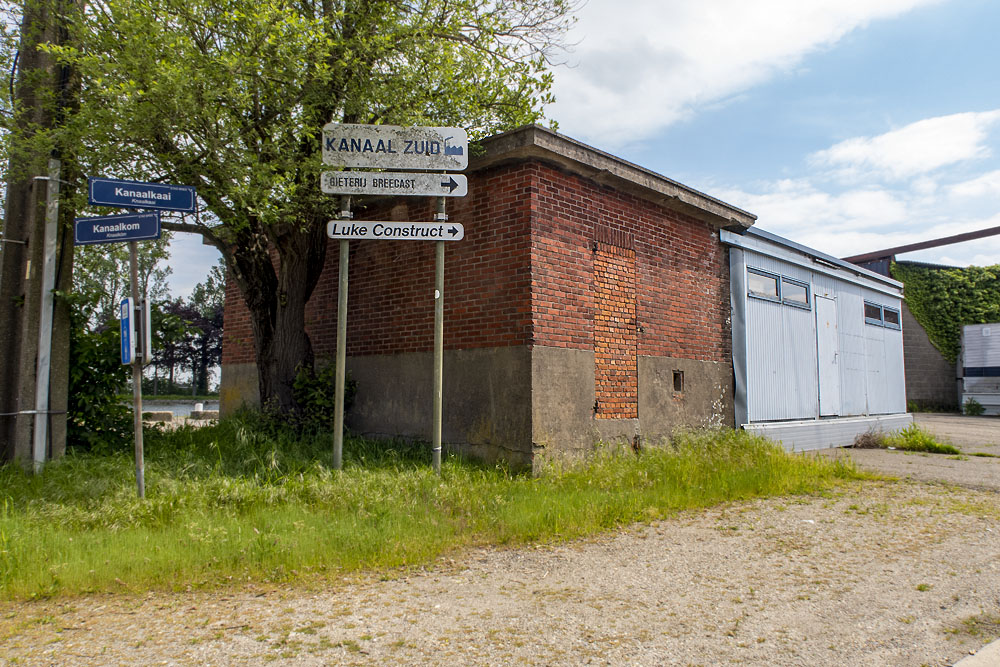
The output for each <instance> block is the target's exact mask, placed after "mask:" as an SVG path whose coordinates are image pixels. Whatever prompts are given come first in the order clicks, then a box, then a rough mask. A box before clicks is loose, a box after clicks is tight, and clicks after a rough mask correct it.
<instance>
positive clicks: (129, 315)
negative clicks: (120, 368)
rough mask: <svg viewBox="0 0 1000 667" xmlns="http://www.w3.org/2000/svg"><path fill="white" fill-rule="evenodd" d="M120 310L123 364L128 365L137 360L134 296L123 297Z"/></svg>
mask: <svg viewBox="0 0 1000 667" xmlns="http://www.w3.org/2000/svg"><path fill="white" fill-rule="evenodd" d="M118 310H119V313H120V318H121V338H122V364H124V365H126V366H127V365H128V364H131V363H132V362H133V361H135V343H134V341H135V319H134V315H135V312H134V311H135V308H134V306H133V302H132V297H125V298H124V299H122V302H121V305H120V306H119V308H118Z"/></svg>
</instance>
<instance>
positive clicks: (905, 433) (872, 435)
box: [852, 424, 962, 455]
mask: <svg viewBox="0 0 1000 667" xmlns="http://www.w3.org/2000/svg"><path fill="white" fill-rule="evenodd" d="M852 447H855V448H858V449H899V450H902V451H905V452H928V453H930V454H952V455H960V454H961V453H962V452H961V450H959V449H958V448H957V447H955V446H953V445H949V444H946V443H941V442H938V441H937V440H935V439H934V436H933V435H931V434H930V433H928V432H927V431H925V430H923V429H922V428H920V427H919V426H917V425H916V424H910V425H909V426H907V427H906V428H904V429H902V430H900V431H895V432H892V433H883V432H882V431H868V432H867V433H862V434H861V435H859V436H857V437H856V438H854V442H853V444H852Z"/></svg>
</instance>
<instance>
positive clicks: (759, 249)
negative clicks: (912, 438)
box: [720, 228, 912, 450]
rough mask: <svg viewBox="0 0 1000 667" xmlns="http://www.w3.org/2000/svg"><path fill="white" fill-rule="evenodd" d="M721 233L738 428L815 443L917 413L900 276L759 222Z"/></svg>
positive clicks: (892, 425)
mask: <svg viewBox="0 0 1000 667" xmlns="http://www.w3.org/2000/svg"><path fill="white" fill-rule="evenodd" d="M720 239H721V241H722V242H723V243H724V244H726V245H728V246H729V247H730V284H731V299H732V317H733V319H732V332H733V371H734V374H735V380H736V387H735V396H734V403H735V413H736V426H737V428H739V427H742V428H744V429H746V430H748V431H754V432H757V433H760V434H762V435H765V436H767V437H769V438H771V439H773V440H776V441H781V442H782V443H783V445H784V446H785V447H786V448H787V449H790V450H808V449H821V448H825V447H834V446H843V445H845V444H850V443H851V441H852V440H853V438H854V437H855V436H856V435H859V434H861V433H864V432H866V431H869V430H873V429H876V430H878V429H880V430H885V431H890V430H896V429H899V428H902V427H905V426H906V425H908V424H909V423H910V422H911V420H912V418H911V416H910V415H908V414H907V413H906V390H905V382H904V372H903V332H902V318H901V316H900V312H901V311H900V308H901V301H902V292H903V285H902V283H899V282H897V281H895V280H892V279H891V278H887V277H885V276H881V275H879V274H877V273H873V272H871V271H868V270H866V269H862V268H860V267H858V266H855V265H853V264H850V263H848V262H844V261H842V260H840V259H837V258H835V257H830V256H828V255H824V254H822V253H819V252H817V251H815V250H812V249H810V248H806V247H805V246H802V245H799V244H797V243H794V242H792V241H789V240H788V239H784V238H782V237H780V236H776V235H774V234H770V233H768V232H765V231H762V230H760V229H757V228H750V229H748V230H746V231H745V232H744V233H742V234H738V233H733V232H729V231H725V230H723V231H721V232H720Z"/></svg>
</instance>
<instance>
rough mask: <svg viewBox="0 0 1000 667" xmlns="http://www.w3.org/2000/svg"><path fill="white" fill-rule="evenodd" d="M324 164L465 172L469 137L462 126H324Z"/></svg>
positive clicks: (336, 124) (333, 124) (337, 124)
mask: <svg viewBox="0 0 1000 667" xmlns="http://www.w3.org/2000/svg"><path fill="white" fill-rule="evenodd" d="M323 162H324V163H326V164H333V165H339V166H341V167H361V168H374V169H422V170H425V171H432V170H433V171H462V170H463V169H465V168H466V167H467V166H468V165H469V135H468V133H467V132H466V131H465V130H463V129H462V128H460V127H399V126H397V125H352V124H348V123H328V124H326V125H324V126H323Z"/></svg>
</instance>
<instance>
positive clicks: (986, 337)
mask: <svg viewBox="0 0 1000 667" xmlns="http://www.w3.org/2000/svg"><path fill="white" fill-rule="evenodd" d="M958 369H959V374H960V377H959V390H960V396H959V403H960V404H961V405H963V406H964V405H965V404H966V402H967V401H969V400H970V399H972V400H975V401H976V402H977V403H979V404H980V405H982V406H983V408H985V411H984V413H983V414H987V415H1000V322H997V323H992V324H967V325H965V326H964V327H962V356H961V357H959V360H958Z"/></svg>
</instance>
